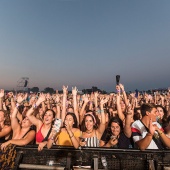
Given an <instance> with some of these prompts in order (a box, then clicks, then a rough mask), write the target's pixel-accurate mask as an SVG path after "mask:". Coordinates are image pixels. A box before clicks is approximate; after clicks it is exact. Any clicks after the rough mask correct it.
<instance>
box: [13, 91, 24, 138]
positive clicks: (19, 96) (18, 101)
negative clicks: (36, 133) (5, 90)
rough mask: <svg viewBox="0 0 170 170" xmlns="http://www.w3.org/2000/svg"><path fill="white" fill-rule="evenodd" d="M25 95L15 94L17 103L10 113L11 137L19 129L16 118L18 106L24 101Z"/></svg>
mask: <svg viewBox="0 0 170 170" xmlns="http://www.w3.org/2000/svg"><path fill="white" fill-rule="evenodd" d="M24 99H25V96H23V95H21V94H18V95H17V103H16V105H15V107H14V109H13V112H12V114H11V128H12V130H13V137H14V136H16V135H17V134H18V132H19V131H20V130H21V126H20V123H19V119H18V117H17V116H18V107H19V106H20V105H21V103H22V102H23V101H24Z"/></svg>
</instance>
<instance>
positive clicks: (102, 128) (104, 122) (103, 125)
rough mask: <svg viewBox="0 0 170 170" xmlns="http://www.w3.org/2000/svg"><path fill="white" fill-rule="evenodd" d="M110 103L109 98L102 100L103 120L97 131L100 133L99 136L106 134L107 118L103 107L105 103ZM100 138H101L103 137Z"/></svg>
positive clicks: (101, 111)
mask: <svg viewBox="0 0 170 170" xmlns="http://www.w3.org/2000/svg"><path fill="white" fill-rule="evenodd" d="M107 102H108V99H107V98H105V99H103V98H102V99H101V100H100V113H101V119H100V125H99V128H98V129H97V130H98V132H99V134H100V135H101V136H102V134H103V132H104V130H105V127H106V126H105V125H106V116H105V113H104V107H103V105H104V104H105V103H107ZM101 136H100V137H101Z"/></svg>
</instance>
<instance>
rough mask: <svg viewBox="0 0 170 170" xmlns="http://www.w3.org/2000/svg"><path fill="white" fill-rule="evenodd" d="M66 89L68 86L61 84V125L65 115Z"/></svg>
mask: <svg viewBox="0 0 170 170" xmlns="http://www.w3.org/2000/svg"><path fill="white" fill-rule="evenodd" d="M67 89H68V86H67V87H66V86H63V108H62V113H61V119H62V125H63V122H64V119H65V116H66V100H67Z"/></svg>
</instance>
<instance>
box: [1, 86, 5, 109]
mask: <svg viewBox="0 0 170 170" xmlns="http://www.w3.org/2000/svg"><path fill="white" fill-rule="evenodd" d="M4 95H5V93H4V89H1V90H0V110H3V98H4Z"/></svg>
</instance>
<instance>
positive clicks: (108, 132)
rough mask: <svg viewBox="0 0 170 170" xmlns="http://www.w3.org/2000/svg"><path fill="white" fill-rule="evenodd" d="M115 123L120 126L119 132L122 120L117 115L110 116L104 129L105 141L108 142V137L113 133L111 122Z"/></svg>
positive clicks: (121, 129) (121, 128) (121, 127)
mask: <svg viewBox="0 0 170 170" xmlns="http://www.w3.org/2000/svg"><path fill="white" fill-rule="evenodd" d="M113 122H114V123H117V124H118V125H119V126H120V133H121V132H122V131H123V122H122V120H121V119H120V118H119V117H112V118H111V119H110V120H109V123H108V127H107V129H106V141H107V142H108V141H109V140H110V137H111V136H112V135H113V134H112V131H111V125H112V123H113Z"/></svg>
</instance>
